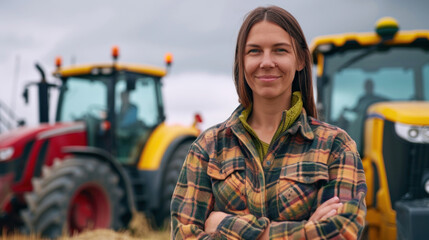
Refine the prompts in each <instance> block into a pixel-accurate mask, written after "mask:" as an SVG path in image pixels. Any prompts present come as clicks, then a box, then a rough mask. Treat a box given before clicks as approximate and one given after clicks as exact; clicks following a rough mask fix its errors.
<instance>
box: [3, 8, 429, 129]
mask: <svg viewBox="0 0 429 240" xmlns="http://www.w3.org/2000/svg"><path fill="white" fill-rule="evenodd" d="M260 5H262V6H264V5H278V6H280V7H283V8H285V9H287V10H288V11H290V12H291V13H292V14H293V15H294V16H295V17H296V18H297V19H298V21H299V22H300V24H301V27H302V28H303V30H304V33H305V35H306V38H307V41H308V42H309V44H310V42H311V40H312V39H313V38H314V37H316V36H319V35H325V34H335V33H343V32H370V31H373V30H374V25H375V22H376V21H377V20H378V19H379V18H381V17H384V16H391V17H394V18H396V20H397V21H398V22H399V25H400V28H401V29H409V30H411V29H429V15H428V14H427V11H428V10H429V1H427V0H409V1H402V0H360V1H355V0H325V1H319V0H307V1H302V0H288V1H286V0H283V1H258V0H240V1H227V0H217V1H200V0H182V1H174V0H161V1H131V0H121V1H111V0H102V1H101V0H93V1H84V0H73V1H66V0H64V1H55V0H39V1H30V0H18V1H6V0H1V1H0V73H1V76H0V100H1V101H2V102H4V103H5V104H6V105H8V106H10V107H12V108H13V109H14V110H15V112H16V114H17V115H18V116H19V117H21V118H24V119H25V120H26V122H27V124H28V125H36V123H37V121H38V112H37V90H36V88H30V94H29V95H30V104H29V105H25V104H24V100H23V98H22V96H21V95H22V91H23V88H24V85H25V84H26V83H27V82H28V81H30V80H31V81H36V80H37V81H38V80H39V78H40V77H39V75H38V72H37V71H36V70H35V67H34V64H35V63H36V62H39V63H40V64H41V65H42V66H43V68H44V69H45V71H46V72H47V73H51V72H52V71H53V70H54V69H55V57H56V56H61V57H62V58H63V65H69V64H82V63H90V62H91V63H92V62H110V61H111V57H110V49H111V47H112V46H113V45H117V46H119V49H120V57H119V61H120V62H127V63H143V64H150V65H156V66H161V67H163V66H164V54H165V53H166V52H171V53H173V55H174V62H173V65H172V67H171V69H170V73H169V75H168V76H167V77H166V78H165V79H164V89H163V91H164V101H165V107H166V115H167V121H168V122H178V123H184V124H188V123H191V122H192V120H193V119H192V116H193V113H195V112H199V113H201V114H202V116H203V119H204V123H203V125H202V127H203V128H207V127H210V126H211V125H214V124H216V123H218V122H221V121H223V120H225V119H226V118H227V117H228V116H229V115H230V114H231V112H232V111H233V110H234V109H235V107H236V106H237V104H238V101H237V96H236V93H235V88H234V84H233V80H232V64H233V58H234V50H235V41H236V36H237V33H238V28H239V26H240V25H241V23H242V21H243V18H244V16H245V14H246V13H247V12H248V11H250V10H251V9H253V8H255V7H257V6H260ZM48 81H49V82H52V83H54V81H55V80H54V78H53V77H51V75H50V74H49V77H48ZM56 93H57V92H56V91H55V90H53V91H52V95H51V102H52V103H54V102H56V101H55V98H56V97H57V94H56ZM50 110H51V112H52V114H53V112H54V111H55V105H52V106H51V108H50ZM51 116H52V115H51ZM52 119H53V116H52V117H51V120H52Z"/></svg>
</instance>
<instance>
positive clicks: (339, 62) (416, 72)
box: [322, 46, 429, 147]
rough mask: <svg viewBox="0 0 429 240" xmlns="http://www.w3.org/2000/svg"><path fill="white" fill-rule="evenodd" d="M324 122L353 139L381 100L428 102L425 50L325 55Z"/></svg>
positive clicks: (428, 66)
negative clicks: (370, 110)
mask: <svg viewBox="0 0 429 240" xmlns="http://www.w3.org/2000/svg"><path fill="white" fill-rule="evenodd" d="M324 72H325V76H326V77H327V79H328V81H329V83H330V84H328V86H329V87H327V88H324V91H326V92H324V94H323V96H324V99H323V100H322V101H323V102H324V103H327V104H325V106H326V108H325V118H326V121H328V122H331V123H333V124H336V125H338V126H340V127H342V128H343V129H345V130H346V131H348V133H349V134H350V135H351V136H352V137H353V138H354V139H355V140H356V142H357V143H358V147H359V145H360V144H359V142H360V140H361V137H362V136H361V129H362V127H363V126H361V125H362V124H363V122H364V118H365V113H366V111H367V109H368V107H369V106H370V105H372V104H374V103H376V102H381V101H409V100H425V101H427V100H429V51H427V50H426V51H425V50H424V49H422V48H417V47H392V46H389V47H386V46H381V47H378V48H374V49H373V50H368V49H362V48H360V49H355V50H347V51H342V52H335V53H333V54H329V55H326V56H325V70H324ZM355 132H356V133H355Z"/></svg>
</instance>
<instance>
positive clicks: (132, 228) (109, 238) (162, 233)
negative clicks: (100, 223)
mask: <svg viewBox="0 0 429 240" xmlns="http://www.w3.org/2000/svg"><path fill="white" fill-rule="evenodd" d="M93 239H95V240H97V239H99V240H142V239H143V240H149V239H150V240H164V239H170V230H169V229H168V228H166V229H165V230H159V231H155V230H153V229H152V228H151V226H150V224H149V222H148V221H147V219H146V218H145V217H144V215H143V214H141V213H136V214H134V216H133V219H132V220H131V222H130V224H129V226H128V229H127V230H124V231H120V232H115V231H113V230H110V229H97V230H93V231H85V232H82V233H80V234H78V235H75V236H72V237H60V238H58V240H93ZM0 240H45V238H41V237H38V236H36V235H34V234H33V235H30V236H24V235H20V234H13V235H6V234H3V235H2V236H1V238H0Z"/></svg>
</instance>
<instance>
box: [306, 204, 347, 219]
mask: <svg viewBox="0 0 429 240" xmlns="http://www.w3.org/2000/svg"><path fill="white" fill-rule="evenodd" d="M342 205H343V204H342V203H332V204H330V205H326V206H322V205H320V206H319V207H318V208H317V209H316V212H314V213H313V215H312V216H311V218H310V220H312V221H317V220H319V219H321V218H322V217H323V216H325V215H326V214H328V213H329V212H330V211H332V210H334V211H337V209H338V208H339V207H341V206H342Z"/></svg>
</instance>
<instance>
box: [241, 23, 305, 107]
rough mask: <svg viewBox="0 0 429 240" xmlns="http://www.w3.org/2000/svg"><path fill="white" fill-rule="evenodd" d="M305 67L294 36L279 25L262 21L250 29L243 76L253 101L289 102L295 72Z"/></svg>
mask: <svg viewBox="0 0 429 240" xmlns="http://www.w3.org/2000/svg"><path fill="white" fill-rule="evenodd" d="M302 68H303V66H302V64H299V63H298V61H297V57H296V55H295V51H294V49H293V46H292V38H291V36H290V35H289V33H287V32H286V31H285V30H283V29H282V28H281V27H280V26H278V25H276V24H274V23H271V22H268V21H262V22H259V23H256V24H255V25H254V26H253V27H252V28H251V29H250V32H249V35H248V37H247V41H246V46H245V50H244V74H245V77H246V81H247V84H248V85H249V87H250V88H251V89H252V92H253V101H259V99H261V100H262V99H266V100H278V101H281V102H288V99H289V100H290V98H291V94H292V81H293V78H294V76H295V72H296V71H297V70H298V71H299V70H301V69H302Z"/></svg>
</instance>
